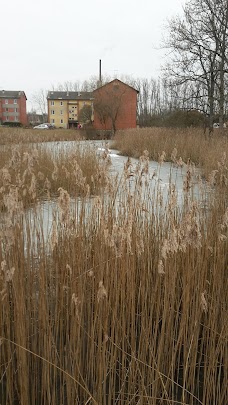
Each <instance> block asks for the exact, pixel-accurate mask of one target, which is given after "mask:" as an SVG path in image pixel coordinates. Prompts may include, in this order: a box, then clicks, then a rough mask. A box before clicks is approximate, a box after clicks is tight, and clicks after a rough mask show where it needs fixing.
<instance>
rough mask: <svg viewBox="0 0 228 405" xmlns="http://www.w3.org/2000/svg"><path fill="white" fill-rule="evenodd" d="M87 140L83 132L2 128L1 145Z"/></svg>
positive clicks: (0, 129)
mask: <svg viewBox="0 0 228 405" xmlns="http://www.w3.org/2000/svg"><path fill="white" fill-rule="evenodd" d="M84 138H85V133H84V131H83V130H80V131H77V130H75V129H72V130H70V129H52V130H39V129H33V128H4V127H0V145H7V144H18V143H37V142H51V141H77V140H81V139H84Z"/></svg>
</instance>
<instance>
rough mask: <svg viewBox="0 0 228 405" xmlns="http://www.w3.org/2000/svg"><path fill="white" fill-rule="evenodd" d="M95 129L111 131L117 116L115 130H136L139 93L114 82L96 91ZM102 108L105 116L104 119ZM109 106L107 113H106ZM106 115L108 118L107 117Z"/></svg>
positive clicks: (118, 82)
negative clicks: (113, 119)
mask: <svg viewBox="0 0 228 405" xmlns="http://www.w3.org/2000/svg"><path fill="white" fill-rule="evenodd" d="M94 97H95V105H94V127H95V129H98V130H111V129H112V119H111V118H110V115H112V116H113V117H114V116H115V114H116V115H117V118H116V120H115V129H127V128H136V108H137V91H136V90H134V89H133V88H132V87H130V86H128V85H126V84H125V83H122V82H121V81H119V80H114V81H112V82H110V83H108V84H106V85H105V86H103V87H101V88H99V89H97V90H95V91H94ZM98 106H99V107H98ZM102 106H103V109H104V114H103V117H102ZM106 106H107V112H105V109H106ZM105 115H106V116H105Z"/></svg>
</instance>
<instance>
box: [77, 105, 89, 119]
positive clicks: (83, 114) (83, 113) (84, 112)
mask: <svg viewBox="0 0 228 405" xmlns="http://www.w3.org/2000/svg"><path fill="white" fill-rule="evenodd" d="M78 119H79V121H80V122H82V123H83V124H88V123H91V121H92V107H91V105H84V106H83V107H82V108H81V110H80V111H79V117H78Z"/></svg>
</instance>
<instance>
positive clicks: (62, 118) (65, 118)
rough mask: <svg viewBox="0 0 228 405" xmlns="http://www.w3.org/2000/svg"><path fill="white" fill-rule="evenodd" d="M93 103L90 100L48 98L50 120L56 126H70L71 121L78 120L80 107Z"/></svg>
mask: <svg viewBox="0 0 228 405" xmlns="http://www.w3.org/2000/svg"><path fill="white" fill-rule="evenodd" d="M91 103H92V101H90V100H63V99H62V100H59V99H58V100H48V122H50V123H51V124H54V125H55V127H56V128H68V127H69V124H70V123H71V122H72V123H74V122H75V121H78V117H79V111H80V109H81V108H82V107H83V106H84V105H91ZM53 112H54V114H53Z"/></svg>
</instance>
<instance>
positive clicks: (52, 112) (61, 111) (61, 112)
mask: <svg viewBox="0 0 228 405" xmlns="http://www.w3.org/2000/svg"><path fill="white" fill-rule="evenodd" d="M69 114H72V116H73V117H75V116H76V115H77V113H76V114H74V111H69ZM51 115H55V110H51ZM60 115H63V110H60Z"/></svg>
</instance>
